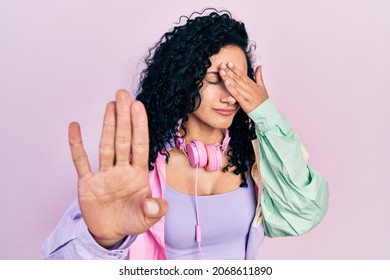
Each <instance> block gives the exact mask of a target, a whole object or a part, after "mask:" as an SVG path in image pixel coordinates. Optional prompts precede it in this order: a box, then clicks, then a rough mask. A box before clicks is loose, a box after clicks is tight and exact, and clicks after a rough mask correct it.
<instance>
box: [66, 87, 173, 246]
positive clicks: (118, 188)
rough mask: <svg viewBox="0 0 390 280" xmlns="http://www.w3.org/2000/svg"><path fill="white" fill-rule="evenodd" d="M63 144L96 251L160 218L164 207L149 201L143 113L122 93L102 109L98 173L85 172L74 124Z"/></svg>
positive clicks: (85, 159)
mask: <svg viewBox="0 0 390 280" xmlns="http://www.w3.org/2000/svg"><path fill="white" fill-rule="evenodd" d="M69 144H70V148H71V152H72V159H73V162H74V165H75V167H76V170H77V173H78V178H79V179H78V198H79V203H80V209H81V212H82V216H83V218H84V220H85V222H86V224H87V226H88V229H89V231H90V233H91V234H92V236H93V237H94V238H95V240H96V241H97V242H98V243H99V244H100V245H102V246H104V247H110V246H112V245H114V244H115V243H117V242H118V241H120V240H121V239H123V238H124V237H125V236H127V235H136V234H140V233H143V232H145V231H147V230H148V229H149V228H150V227H151V226H152V225H153V224H155V223H156V222H157V221H159V220H160V218H161V217H162V216H163V215H165V213H166V212H167V210H168V205H167V203H166V202H165V201H164V200H163V199H154V198H151V191H150V186H149V179H148V172H149V169H148V155H149V134H148V119H147V115H146V111H145V107H144V106H143V104H142V103H141V102H140V101H134V102H131V99H130V95H129V93H128V92H127V91H126V90H119V91H118V92H117V93H116V102H110V103H108V104H107V108H106V112H105V116H104V123H103V131H102V135H101V140H100V147H99V160H100V166H99V171H97V172H95V173H93V172H92V171H91V168H90V164H89V161H88V157H87V154H86V152H85V150H84V147H83V142H82V137H81V131H80V126H79V124H78V123H77V122H73V123H71V124H70V125H69Z"/></svg>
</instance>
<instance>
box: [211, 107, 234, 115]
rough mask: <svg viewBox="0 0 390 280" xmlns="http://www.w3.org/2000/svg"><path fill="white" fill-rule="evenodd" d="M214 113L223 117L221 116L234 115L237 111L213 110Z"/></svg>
mask: <svg viewBox="0 0 390 280" xmlns="http://www.w3.org/2000/svg"><path fill="white" fill-rule="evenodd" d="M214 111H215V112H217V113H218V114H220V115H223V116H231V115H234V114H235V113H236V111H237V110H235V109H214Z"/></svg>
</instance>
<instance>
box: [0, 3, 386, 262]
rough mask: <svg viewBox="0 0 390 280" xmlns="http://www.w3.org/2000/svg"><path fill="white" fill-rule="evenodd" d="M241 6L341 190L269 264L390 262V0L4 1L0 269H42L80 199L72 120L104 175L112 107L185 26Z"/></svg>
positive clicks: (267, 73) (239, 14)
mask: <svg viewBox="0 0 390 280" xmlns="http://www.w3.org/2000/svg"><path fill="white" fill-rule="evenodd" d="M206 6H214V7H218V8H221V7H224V8H227V9H229V10H230V11H231V12H232V14H233V15H234V17H235V18H237V19H239V20H241V21H243V22H244V23H245V24H246V26H247V29H248V32H249V34H250V37H251V39H252V40H253V41H255V42H256V43H257V50H256V52H255V53H256V57H257V64H262V65H263V74H264V80H265V83H266V86H267V89H268V92H269V94H270V96H271V98H272V99H273V100H274V102H275V103H276V105H277V106H278V108H279V110H280V111H281V112H282V113H283V114H284V115H285V117H286V118H287V119H288V120H289V121H290V123H291V124H292V126H293V128H294V130H295V131H296V132H297V133H298V134H299V135H300V137H301V139H302V141H303V143H304V145H305V146H306V148H307V149H308V150H309V152H310V154H311V160H310V165H311V166H312V167H313V168H314V169H315V170H317V171H319V172H320V173H321V174H323V175H324V176H325V177H326V178H327V179H328V181H329V186H330V200H329V202H330V204H329V211H328V213H327V215H326V217H325V218H324V220H323V222H322V223H321V224H320V225H319V226H318V227H317V228H315V229H314V230H313V231H311V232H310V233H308V234H306V235H304V236H301V237H299V238H296V237H289V238H276V239H266V241H265V242H264V244H263V248H262V252H261V254H260V255H259V258H261V259H390V242H389V236H390V219H389V214H390V203H389V198H390V187H389V183H388V177H389V175H390V171H389V167H390V164H389V158H390V148H389V138H390V114H389V108H388V105H389V103H390V97H389V96H390V18H389V17H388V15H389V12H390V2H389V1H387V0H382V1H379V0H376V1H375V0H366V1H364V0H349V1H347V0H345V1H336V0H328V1H309V0H307V1H304V0H295V1H290V0H279V1H271V0H257V1H205V0H198V1H191V2H189V1H181V0H176V1H173V0H171V1H124V0H123V1H118V0H115V1H86V0H82V1H74V0H72V1H65V0H64V1H59V0H57V1H49V0H48V1H27V0H25V1H22V0H19V1H11V0H9V1H5V0H0V116H1V117H0V131H1V134H0V135H1V137H0V172H1V174H0V178H1V181H0V186H1V187H0V248H1V249H0V259H41V258H42V256H41V252H40V246H41V245H42V243H43V241H44V240H45V238H46V237H47V236H48V235H49V233H50V232H51V230H52V229H53V228H54V226H55V225H56V223H57V221H58V220H59V218H60V216H61V215H62V213H63V211H64V210H65V209H66V207H67V206H68V205H69V203H70V202H71V201H72V200H73V199H74V198H75V197H76V188H77V178H76V172H75V170H74V167H73V165H72V162H71V158H70V152H69V148H68V142H67V127H68V123H69V122H71V121H74V120H77V121H78V122H80V124H81V127H82V131H83V136H84V140H85V146H86V149H87V152H88V154H89V156H90V161H91V163H92V167H93V168H95V169H96V165H97V162H98V159H97V150H98V142H99V137H100V132H101V123H102V117H103V113H104V108H105V104H106V103H107V102H108V101H109V100H112V99H113V98H114V94H115V91H116V90H117V89H119V88H126V89H129V90H134V89H135V88H136V86H137V78H138V73H139V72H140V71H141V70H142V67H143V65H142V58H143V56H144V55H146V53H147V49H148V47H150V46H152V45H153V44H154V43H155V42H156V41H157V40H158V39H159V38H160V36H161V35H162V34H163V33H165V32H166V31H168V30H169V29H170V28H172V27H173V26H174V22H176V21H177V20H178V18H179V17H180V16H181V15H189V14H190V13H191V12H192V11H199V10H201V9H202V8H203V7H206Z"/></svg>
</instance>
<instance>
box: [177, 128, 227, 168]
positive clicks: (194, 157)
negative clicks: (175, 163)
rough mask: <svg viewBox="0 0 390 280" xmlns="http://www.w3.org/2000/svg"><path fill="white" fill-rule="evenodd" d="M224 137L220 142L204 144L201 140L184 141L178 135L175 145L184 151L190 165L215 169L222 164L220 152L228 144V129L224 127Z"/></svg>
mask: <svg viewBox="0 0 390 280" xmlns="http://www.w3.org/2000/svg"><path fill="white" fill-rule="evenodd" d="M224 134H225V137H224V139H223V142H222V145H221V144H209V145H206V146H205V145H204V144H203V143H202V142H201V141H198V140H193V141H191V142H189V143H186V142H185V140H184V138H182V137H180V138H178V139H177V141H176V147H177V148H178V149H180V150H181V151H183V152H184V154H185V155H186V156H187V158H188V160H189V161H190V164H191V166H192V167H204V168H205V169H206V170H207V171H210V172H213V171H217V170H218V169H220V168H221V166H222V152H223V151H225V150H226V149H227V147H228V145H229V141H230V136H229V131H228V130H227V129H225V131H224Z"/></svg>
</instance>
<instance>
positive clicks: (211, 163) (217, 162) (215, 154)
mask: <svg viewBox="0 0 390 280" xmlns="http://www.w3.org/2000/svg"><path fill="white" fill-rule="evenodd" d="M206 152H207V165H206V167H205V169H206V170H207V171H210V172H213V171H217V170H218V169H220V168H221V166H222V153H221V150H220V149H219V148H218V147H217V146H216V145H213V144H210V145H206Z"/></svg>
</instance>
